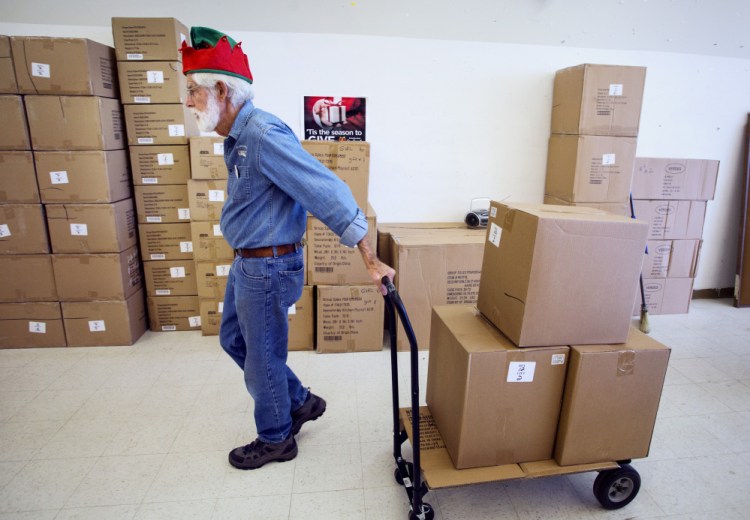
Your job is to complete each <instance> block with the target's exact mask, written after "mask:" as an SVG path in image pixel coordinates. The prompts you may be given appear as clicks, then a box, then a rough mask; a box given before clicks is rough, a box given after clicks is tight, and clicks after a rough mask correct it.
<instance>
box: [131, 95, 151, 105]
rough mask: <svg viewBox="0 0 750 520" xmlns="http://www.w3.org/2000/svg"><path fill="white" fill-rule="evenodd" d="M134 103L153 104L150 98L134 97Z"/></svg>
mask: <svg viewBox="0 0 750 520" xmlns="http://www.w3.org/2000/svg"><path fill="white" fill-rule="evenodd" d="M133 103H144V104H148V103H151V98H150V97H149V96H133Z"/></svg>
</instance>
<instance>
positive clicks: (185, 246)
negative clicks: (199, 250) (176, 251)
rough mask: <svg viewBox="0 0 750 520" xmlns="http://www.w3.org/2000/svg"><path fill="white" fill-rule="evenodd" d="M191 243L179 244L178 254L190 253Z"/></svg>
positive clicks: (191, 250)
mask: <svg viewBox="0 0 750 520" xmlns="http://www.w3.org/2000/svg"><path fill="white" fill-rule="evenodd" d="M192 252H193V243H192V242H180V253H192Z"/></svg>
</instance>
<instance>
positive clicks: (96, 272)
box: [10, 37, 146, 346]
mask: <svg viewBox="0 0 750 520" xmlns="http://www.w3.org/2000/svg"><path fill="white" fill-rule="evenodd" d="M11 49H12V55H13V61H14V70H15V75H16V81H17V83H18V91H19V93H21V94H25V96H24V104H25V107H26V117H27V121H28V129H29V136H30V141H31V149H32V150H33V151H34V152H33V156H34V167H35V170H36V176H37V183H38V188H39V193H40V201H41V202H42V203H43V204H44V209H45V210H46V211H45V213H46V221H47V222H46V224H47V228H48V229H49V239H50V244H51V251H52V253H53V254H52V255H51V257H49V261H50V262H51V267H52V272H53V276H52V278H50V277H49V276H47V272H46V269H45V273H41V272H40V273H39V275H40V276H41V277H40V278H38V279H37V280H38V281H41V280H47V281H48V282H51V283H50V284H49V286H48V288H47V291H51V290H54V292H55V294H54V295H53V294H51V292H50V293H48V294H47V295H46V297H45V298H51V297H52V296H55V297H56V298H57V299H58V300H59V301H60V302H61V304H60V307H61V311H62V318H63V322H64V328H65V335H66V342H67V345H68V346H90V345H130V344H132V343H134V342H135V340H136V339H137V338H138V337H140V336H141V334H142V333H143V332H144V331H145V328H146V314H145V305H144V303H145V302H144V296H143V291H142V277H141V270H140V269H141V268H140V256H139V253H138V245H137V235H136V228H135V210H134V205H133V199H132V191H131V187H130V172H129V169H128V162H127V155H126V152H125V150H124V147H125V134H124V127H123V119H122V110H121V106H120V102H119V100H118V99H117V97H118V86H117V71H116V68H115V60H114V51H113V49H112V48H111V47H108V46H106V45H102V44H99V43H96V42H93V41H91V40H86V39H81V38H49V37H12V38H11ZM18 99H20V97H19V98H18ZM27 218H28V217H27ZM43 230H44V226H42V227H37V228H36V231H35V234H34V236H29V237H28V238H27V239H26V240H25V242H27V244H28V245H27V246H26V247H31V245H32V244H40V241H41V238H42V237H43V238H44V240H46V233H43ZM40 245H41V244H40ZM35 260H37V261H38V262H39V264H40V268H41V264H42V263H46V259H45V258H44V257H37V258H36V259H35ZM28 275H29V274H28V273H27V274H26V277H24V276H20V273H19V274H18V277H17V278H16V279H15V280H13V281H10V283H11V284H18V283H23V281H24V279H26V280H28ZM37 280H35V283H36V282H37ZM32 285H33V284H32ZM52 287H54V289H51V288H52Z"/></svg>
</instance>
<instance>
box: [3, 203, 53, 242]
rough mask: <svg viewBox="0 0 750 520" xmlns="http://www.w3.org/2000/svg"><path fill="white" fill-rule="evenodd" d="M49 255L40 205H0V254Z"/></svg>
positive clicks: (45, 226) (42, 211)
mask: <svg viewBox="0 0 750 520" xmlns="http://www.w3.org/2000/svg"><path fill="white" fill-rule="evenodd" d="M8 253H15V254H34V253H49V238H48V237H47V222H46V219H45V218H44V208H42V205H41V204H0V254H8Z"/></svg>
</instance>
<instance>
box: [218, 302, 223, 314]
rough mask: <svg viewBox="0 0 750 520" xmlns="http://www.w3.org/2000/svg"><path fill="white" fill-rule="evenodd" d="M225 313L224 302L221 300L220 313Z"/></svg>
mask: <svg viewBox="0 0 750 520" xmlns="http://www.w3.org/2000/svg"><path fill="white" fill-rule="evenodd" d="M223 313H224V302H219V314H223Z"/></svg>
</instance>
